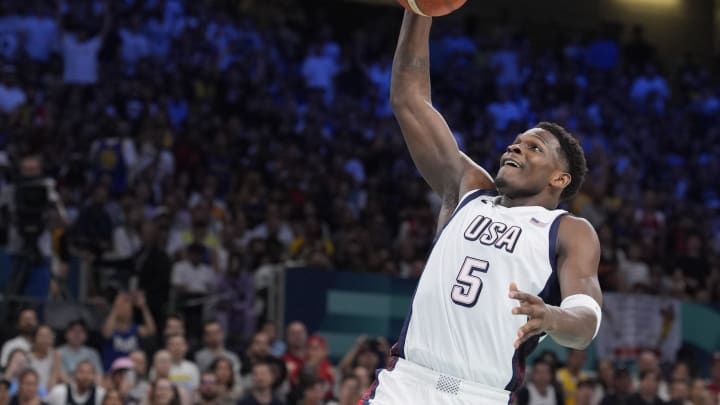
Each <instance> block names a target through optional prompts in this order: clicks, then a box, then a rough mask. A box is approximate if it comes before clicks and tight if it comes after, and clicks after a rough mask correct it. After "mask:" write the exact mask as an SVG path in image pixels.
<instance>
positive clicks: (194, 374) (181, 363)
mask: <svg viewBox="0 0 720 405" xmlns="http://www.w3.org/2000/svg"><path fill="white" fill-rule="evenodd" d="M166 349H167V351H168V352H169V353H170V357H171V358H172V365H171V366H170V381H172V382H173V384H175V385H177V386H178V388H180V389H182V390H184V391H185V393H187V394H188V395H190V394H192V393H193V392H194V391H195V389H197V387H198V385H199V384H200V371H199V370H198V367H197V365H196V364H195V363H193V362H191V361H189V360H186V359H185V355H186V354H187V349H188V347H187V341H186V340H185V337H184V336H181V335H174V336H170V337H169V338H168V340H167V348H166Z"/></svg>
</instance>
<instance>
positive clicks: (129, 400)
mask: <svg viewBox="0 0 720 405" xmlns="http://www.w3.org/2000/svg"><path fill="white" fill-rule="evenodd" d="M134 368H135V365H134V364H133V362H132V360H130V358H129V357H120V358H117V359H115V361H113V363H112V365H111V367H110V370H109V372H108V377H109V378H108V384H109V385H108V386H107V389H108V390H110V389H114V390H117V392H118V393H119V394H120V397H121V398H122V401H123V403H124V404H133V405H139V404H140V401H141V400H142V398H135V397H133V396H132V394H131V392H132V390H133V387H134V386H135V372H134Z"/></svg>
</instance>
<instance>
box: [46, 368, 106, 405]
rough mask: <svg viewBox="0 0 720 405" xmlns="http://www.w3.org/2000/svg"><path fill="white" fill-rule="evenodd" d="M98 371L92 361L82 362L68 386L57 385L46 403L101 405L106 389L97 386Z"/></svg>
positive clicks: (57, 404) (55, 404) (56, 404)
mask: <svg viewBox="0 0 720 405" xmlns="http://www.w3.org/2000/svg"><path fill="white" fill-rule="evenodd" d="M96 381H97V371H96V368H95V365H94V364H93V362H92V361H90V360H80V361H79V362H78V363H77V365H76V367H75V370H74V373H73V374H72V379H71V380H70V383H68V384H57V385H55V386H54V387H53V388H52V390H50V393H49V394H48V396H47V398H46V399H45V401H46V402H47V403H48V405H67V404H87V405H100V404H102V403H103V398H104V397H105V389H104V388H103V387H101V386H98V385H96V383H95V382H96Z"/></svg>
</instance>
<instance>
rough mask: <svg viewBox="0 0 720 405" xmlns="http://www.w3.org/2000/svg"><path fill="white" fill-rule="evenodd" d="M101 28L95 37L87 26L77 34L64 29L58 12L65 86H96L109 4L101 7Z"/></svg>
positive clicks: (108, 19) (109, 9)
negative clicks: (102, 15) (102, 18)
mask: <svg viewBox="0 0 720 405" xmlns="http://www.w3.org/2000/svg"><path fill="white" fill-rule="evenodd" d="M103 9H104V20H103V26H102V28H101V30H100V32H99V33H98V34H97V35H94V36H93V35H92V34H91V30H92V29H91V28H90V27H88V26H87V25H86V26H85V27H83V28H82V29H81V30H79V32H70V31H68V30H67V29H66V27H65V23H64V20H65V19H64V18H63V16H62V11H60V10H58V21H59V22H58V28H59V30H60V43H61V44H60V49H61V55H62V59H63V67H64V68H63V82H65V83H67V84H76V85H89V84H96V83H97V82H98V80H99V79H98V76H99V73H100V72H99V70H100V68H99V66H98V62H99V60H98V59H99V58H98V57H99V54H100V49H101V48H102V46H103V41H104V39H105V37H106V36H107V34H108V32H109V31H110V27H111V16H112V14H111V3H110V2H109V1H106V2H105V3H104V6H103Z"/></svg>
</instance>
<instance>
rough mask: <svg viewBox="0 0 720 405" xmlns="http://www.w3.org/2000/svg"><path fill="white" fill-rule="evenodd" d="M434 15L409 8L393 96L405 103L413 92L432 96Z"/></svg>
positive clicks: (395, 66)
mask: <svg viewBox="0 0 720 405" xmlns="http://www.w3.org/2000/svg"><path fill="white" fill-rule="evenodd" d="M431 25H432V18H429V17H423V16H419V15H416V14H413V13H411V12H409V11H405V17H404V18H403V23H402V28H401V29H400V38H399V39H398V44H397V48H396V50H395V58H394V59H393V67H392V84H391V87H390V99H391V102H392V104H393V106H394V107H397V106H402V105H403V104H404V103H406V102H407V101H408V98H409V97H411V96H415V97H417V96H419V97H422V98H425V99H428V100H429V99H430V46H429V41H430V26H431Z"/></svg>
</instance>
